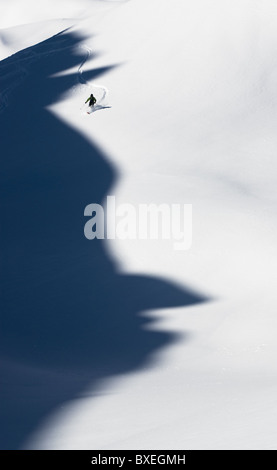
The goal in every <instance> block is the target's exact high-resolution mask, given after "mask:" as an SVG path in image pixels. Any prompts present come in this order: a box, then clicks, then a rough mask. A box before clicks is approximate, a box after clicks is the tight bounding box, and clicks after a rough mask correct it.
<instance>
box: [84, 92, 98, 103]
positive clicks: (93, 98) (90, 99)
mask: <svg viewBox="0 0 277 470" xmlns="http://www.w3.org/2000/svg"><path fill="white" fill-rule="evenodd" d="M87 102H89V103H88V105H89V106H94V105H95V103H96V98H95V97H94V96H93V94H92V93H91V95H90V96H89V97H88V99H87V101H86V103H87Z"/></svg>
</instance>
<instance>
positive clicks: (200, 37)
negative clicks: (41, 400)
mask: <svg viewBox="0 0 277 470" xmlns="http://www.w3.org/2000/svg"><path fill="white" fill-rule="evenodd" d="M0 18H1V19H0V28H1V29H0V54H1V57H0V58H1V60H2V64H3V63H4V62H5V60H8V57H10V59H12V60H14V62H12V67H14V68H13V69H12V72H11V73H10V79H9V86H7V87H6V88H5V87H4V88H3V89H1V91H0V92H1V103H0V109H1V110H2V115H3V116H4V118H5V113H9V110H11V109H12V107H13V106H14V103H13V93H14V90H16V89H17V87H22V90H24V83H25V82H24V80H25V79H26V76H27V75H28V73H29V72H28V70H29V69H28V67H29V64H31V63H32V60H33V59H32V57H31V56H28V55H27V56H26V58H25V62H24V61H23V62H21V63H20V67H21V68H18V66H17V62H16V58H17V56H16V53H19V52H20V51H22V50H23V49H26V48H32V46H35V45H36V44H38V43H40V42H42V41H45V40H46V39H48V38H51V37H53V36H54V35H55V34H57V33H60V32H61V31H64V30H66V32H65V33H63V34H65V35H66V34H73V35H75V36H76V37H77V36H78V37H81V40H80V41H79V43H78V44H77V45H76V51H77V53H78V54H79V55H80V60H79V62H78V63H76V64H73V66H70V67H69V68H68V69H66V70H60V71H59V72H57V73H56V74H53V77H54V78H53V79H55V77H56V79H57V80H58V79H62V77H66V76H67V75H68V76H69V75H70V74H72V75H73V76H75V84H74V86H72V87H71V88H70V89H68V90H67V91H66V92H65V93H62V94H60V95H59V97H58V99H57V100H56V101H55V102H52V103H49V105H47V107H46V110H47V112H48V113H49V114H50V115H51V116H53V118H55V119H56V120H57V121H58V122H60V123H63V125H64V126H66V127H67V128H68V129H69V130H71V131H72V132H75V133H77V134H78V135H79V136H80V138H81V137H82V138H83V139H85V140H86V142H88V143H90V144H91V145H94V146H96V147H97V148H98V149H100V150H101V152H103V154H104V155H105V159H106V162H107V164H108V165H109V166H110V167H111V168H113V169H114V171H115V172H116V175H117V177H116V179H115V180H114V182H113V185H112V187H109V190H108V194H110V195H115V197H116V200H117V202H118V203H131V204H134V205H137V204H139V203H151V202H152V203H157V204H159V203H170V204H171V203H180V204H192V210H193V242H192V247H191V249H189V250H187V251H174V249H173V247H172V243H170V242H169V241H163V240H160V241H153V240H104V241H103V245H104V249H105V250H106V253H107V257H108V259H109V260H111V261H112V262H113V263H114V264H115V266H116V269H117V270H118V272H119V273H121V274H124V275H125V276H129V275H130V276H148V277H150V278H155V279H163V280H165V282H169V283H171V284H172V285H174V286H177V287H178V289H180V291H182V289H184V290H185V289H189V290H191V291H192V292H194V293H195V295H199V297H201V298H203V299H205V300H204V301H200V302H199V303H198V302H196V303H193V304H191V305H190V304H189V305H181V304H178V305H177V304H176V305H175V306H173V307H172V306H171V305H170V304H169V305H165V308H160V307H162V306H161V305H160V304H159V303H158V304H159V305H158V308H155V306H154V305H153V306H152V307H151V306H150V307H149V309H146V310H145V311H142V312H140V315H142V316H148V317H149V318H150V319H151V323H150V324H149V325H148V326H146V327H145V326H144V327H142V328H146V329H148V330H149V331H150V332H151V331H153V332H160V333H162V332H164V333H172V334H175V336H176V337H175V339H174V340H172V341H169V342H168V343H165V344H164V347H160V348H157V349H155V348H153V350H151V351H152V352H151V354H149V357H146V358H145V361H144V362H142V364H141V365H140V366H137V367H133V368H130V369H129V370H127V372H124V371H123V370H122V372H119V373H118V374H116V373H115V374H111V375H110V376H109V375H108V374H107V375H106V376H103V377H102V379H100V380H99V382H97V384H96V385H95V384H94V383H91V384H90V382H89V381H87V382H86V384H85V386H84V387H80V389H79V390H78V393H76V394H75V395H73V394H72V396H70V397H67V398H66V399H65V401H64V403H59V404H58V405H57V406H56V407H49V412H48V413H45V414H44V415H43V419H41V420H40V422H39V423H38V424H37V425H36V427H35V428H32V429H30V432H29V433H28V434H27V433H25V434H24V442H22V443H21V447H22V448H29V449H276V447H277V446H276V442H277V424H276V422H277V420H276V417H277V416H276V415H277V403H276V395H277V376H276V372H277V371H276V368H277V366H276V365H277V363H276V357H277V342H276V334H277V316H276V306H277V293H276V287H275V284H276V271H277V263H276V259H277V258H276V251H277V250H276V248H277V244H276V238H277V214H276V202H277V192H276V186H277V161H276V148H277V134H276V120H277V55H276V52H277V30H276V21H277V5H276V2H274V1H273V0H232V1H229V0H208V1H207V0H194V1H192V0H130V1H100V0H99V1H89V0H86V1H84V0H82V1H78V2H77V0H70V1H68V0H67V1H63V0H55V1H53V0H43V1H42V2H35V1H34V0H24V1H19V0H9V1H5V0H2V2H1V6H0ZM68 28H69V29H68ZM29 50H30V49H27V51H29ZM65 54H66V51H65ZM65 63H66V60H65ZM0 65H1V63H0ZM98 68H103V73H102V74H101V76H100V75H99V76H96V77H92V78H90V77H89V71H90V70H96V69H98ZM24 71H25V72H24ZM41 73H43V72H41ZM86 73H87V75H86ZM38 86H39V83H38ZM91 92H93V93H94V94H95V96H96V97H97V99H98V101H101V99H102V101H101V105H102V106H103V107H104V106H105V107H106V108H103V109H101V110H100V108H99V112H98V111H97V112H95V113H92V114H91V115H89V116H88V115H86V114H85V113H84V109H83V104H84V101H85V99H86V98H87V96H88V95H89V94H90V93H91ZM42 93H43V90H42ZM44 112H45V110H44ZM12 116H13V121H11V123H10V130H11V131H12V132H14V134H15V136H16V134H17V126H18V122H17V114H16V113H15V114H12ZM5 119H6V118H5ZM7 119H10V117H9V116H8V118H7ZM30 119H31V122H32V116H31V117H30ZM33 120H34V122H35V120H36V116H34V117H33ZM66 151H67V152H68V151H69V149H68V147H66ZM1 153H2V152H1ZM65 157H66V155H65ZM76 157H77V159H78V158H80V162H81V155H79V156H78V155H76ZM22 164H23V166H24V157H23V163H22ZM80 164H81V163H80ZM37 165H38V163H37ZM64 165H65V168H64V171H65V172H67V171H71V168H69V169H67V168H66V165H67V158H64ZM61 184H62V183H61ZM26 191H27V188H26ZM72 191H75V189H74V188H72ZM83 202H84V204H83V207H81V209H80V226H81V230H80V237H83V233H82V225H84V220H83V219H84V218H83V210H84V207H85V205H86V204H90V203H93V202H95V201H93V200H84V201H83ZM86 243H87V244H88V246H92V244H93V243H94V241H86ZM73 250H74V248H73ZM26 256H27V255H26ZM77 258H78V253H72V258H71V260H70V269H74V260H77ZM87 263H89V260H88V261H87ZM57 269H58V268H57ZM92 269H93V266H92ZM49 276H50V278H51V276H53V278H54V277H55V273H53V272H52V273H50V274H49ZM18 282H20V280H18ZM41 282H46V281H44V280H42V281H41ZM55 282H56V283H59V276H57V279H56V281H55ZM108 295H109V293H108V292H107V296H108ZM140 295H142V296H143V292H141V293H138V296H140ZM126 296H128V293H127V292H126ZM120 313H121V311H120V308H119V307H118V306H117V305H116V304H114V315H115V316H120ZM76 315H78V312H76ZM124 334H125V335H126V337H128V335H129V331H128V326H127V327H126V332H124ZM130 334H131V333H130ZM131 344H132V342H131ZM112 354H113V351H112V350H111V355H112ZM43 367H44V366H43V365H41V368H38V366H37V365H36V366H35V365H33V364H31V363H28V360H27V359H24V358H23V359H22V361H20V360H19V359H16V358H9V357H5V360H4V369H5V370H7V371H8V375H9V374H10V375H12V374H14V375H16V374H18V371H20V374H21V375H22V376H24V377H25V383H24V385H25V388H24V390H23V389H22V390H19V393H21V394H22V393H26V394H28V393H29V394H31V395H32V394H34V396H35V395H36V393H41V394H42V393H46V394H47V390H46V391H45V390H44V392H42V390H40V389H39V388H38V389H36V387H35V385H34V381H33V380H31V378H32V377H35V378H36V377H40V374H42V375H44V376H45V375H46V374H50V375H51V373H52V371H51V370H50V369H51V368H50V366H49V365H47V366H45V369H43ZM55 374H60V375H59V380H60V381H61V380H62V376H63V374H64V371H63V370H60V371H59V372H57V371H55ZM74 380H75V379H74ZM76 380H78V378H76ZM54 382H55V381H54V379H53V383H54ZM92 382H93V381H92ZM51 383H52V382H51ZM32 387H33V389H32ZM36 390H37V391H36ZM6 399H7V401H8V400H9V398H8V397H6Z"/></svg>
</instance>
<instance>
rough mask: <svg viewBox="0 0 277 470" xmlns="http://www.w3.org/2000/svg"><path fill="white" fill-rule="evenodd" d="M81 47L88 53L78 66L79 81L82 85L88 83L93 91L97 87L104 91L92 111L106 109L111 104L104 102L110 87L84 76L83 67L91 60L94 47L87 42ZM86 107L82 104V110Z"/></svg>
mask: <svg viewBox="0 0 277 470" xmlns="http://www.w3.org/2000/svg"><path fill="white" fill-rule="evenodd" d="M80 48H81V49H83V50H85V51H86V55H85V58H84V59H83V60H82V62H81V64H80V65H79V68H78V81H79V83H80V84H81V85H86V86H87V87H88V88H90V89H91V92H93V91H94V92H95V89H97V90H101V91H102V96H101V98H100V99H98V100H97V104H96V105H95V106H94V107H93V110H92V112H95V111H98V110H99V109H104V108H106V107H109V106H105V105H103V103H104V101H105V98H106V96H107V94H108V89H107V88H106V87H104V86H103V85H95V84H91V83H89V82H88V81H87V80H86V79H85V78H84V76H83V67H84V65H85V63H86V62H87V61H88V60H89V58H90V56H91V54H92V49H91V48H90V47H89V46H88V45H86V44H83V45H82V46H80ZM84 107H85V105H83V106H82V108H81V110H83V108H84Z"/></svg>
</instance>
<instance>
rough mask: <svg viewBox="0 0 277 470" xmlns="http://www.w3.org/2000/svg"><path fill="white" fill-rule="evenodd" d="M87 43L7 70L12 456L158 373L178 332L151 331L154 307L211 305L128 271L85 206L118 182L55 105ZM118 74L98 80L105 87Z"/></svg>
mask: <svg viewBox="0 0 277 470" xmlns="http://www.w3.org/2000/svg"><path fill="white" fill-rule="evenodd" d="M81 40H83V38H81V37H78V36H77V35H76V34H73V33H70V32H64V33H61V34H58V35H56V36H54V37H53V38H50V39H48V40H47V41H44V42H42V43H40V44H38V45H35V46H33V47H30V48H28V49H25V50H23V51H21V52H18V53H17V54H14V55H13V56H11V57H9V58H7V59H5V60H3V61H2V62H0V74H1V76H2V88H1V89H2V90H4V91H5V90H6V92H7V94H5V92H3V94H2V113H1V115H0V129H1V134H2V136H1V175H0V188H1V233H0V237H1V273H0V280H1V358H2V372H1V376H2V385H1V392H0V394H1V442H0V447H1V449H19V448H24V445H25V444H24V443H25V442H26V440H27V439H28V437H29V436H30V435H31V434H32V433H34V432H35V430H36V429H38V427H39V425H40V423H41V422H42V421H43V420H44V419H45V418H46V417H47V416H49V415H50V414H51V413H52V412H53V411H54V410H55V409H58V408H59V407H60V406H61V405H62V404H63V403H65V402H67V401H68V400H72V399H74V398H75V397H78V395H79V394H80V393H81V392H82V391H83V390H85V388H86V387H87V386H88V385H90V386H91V384H92V386H93V384H95V385H96V384H97V383H98V381H99V380H100V379H102V378H105V377H110V376H114V375H116V374H122V373H128V372H131V371H134V370H136V369H137V368H139V367H142V366H147V364H148V362H149V360H150V359H151V356H152V355H153V353H155V352H157V351H158V350H160V349H161V348H163V347H165V346H166V345H168V344H170V343H171V342H173V341H174V340H175V339H176V335H174V334H173V333H170V332H166V331H154V330H153V329H152V330H149V329H148V330H147V329H146V328H145V326H146V325H147V323H148V322H150V321H151V319H150V318H147V316H146V315H141V312H143V311H144V310H147V309H153V308H164V307H174V306H188V305H192V304H196V303H200V302H203V301H205V300H207V299H206V298H205V297H204V296H202V295H200V294H197V293H194V292H191V291H190V290H188V289H185V288H183V289H180V288H178V287H176V286H175V285H174V284H171V283H169V282H166V281H164V280H162V279H158V278H153V277H152V278H151V277H149V276H137V275H122V274H119V273H118V271H117V268H116V265H115V264H114V263H113V261H112V260H111V259H110V258H109V256H108V255H107V253H106V252H105V247H104V242H103V241H102V240H93V242H92V241H88V240H87V239H86V238H85V237H84V234H83V228H84V223H85V220H84V217H83V213H84V208H85V206H86V205H87V204H88V203H91V202H94V203H98V204H101V202H102V201H103V200H104V198H105V196H106V195H107V194H108V191H109V188H111V186H112V185H114V183H115V180H116V177H117V175H116V170H115V168H113V167H112V165H111V163H109V162H108V160H107V159H106V157H105V155H104V153H103V152H102V151H101V150H100V149H99V148H98V147H97V146H96V145H93V144H92V143H91V142H88V141H87V140H86V139H85V138H84V137H83V136H81V135H80V134H78V133H77V132H76V131H75V130H73V129H71V128H70V127H68V126H67V125H66V124H65V123H63V122H61V121H60V120H59V119H57V118H56V117H55V116H53V115H52V114H51V113H50V112H48V111H47V110H46V109H45V108H46V106H47V105H49V104H51V103H54V102H56V101H57V100H59V98H60V97H61V96H62V94H63V93H65V92H66V91H67V90H69V89H70V88H71V87H72V86H74V85H75V84H76V74H74V73H72V74H67V75H62V76H61V75H58V76H56V74H58V73H59V72H62V71H64V70H67V69H72V68H73V67H76V70H77V67H78V65H79V64H80V62H81V60H82V57H81V55H80V52H79V53H77V52H76V51H77V47H76V46H77V45H78V44H79V42H80V41H81ZM109 69H110V67H106V68H103V69H95V70H91V71H90V72H86V77H87V78H88V79H94V78H95V77H97V76H99V75H100V74H102V73H104V72H105V71H107V70H109Z"/></svg>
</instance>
